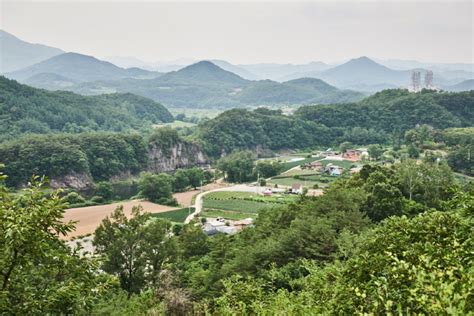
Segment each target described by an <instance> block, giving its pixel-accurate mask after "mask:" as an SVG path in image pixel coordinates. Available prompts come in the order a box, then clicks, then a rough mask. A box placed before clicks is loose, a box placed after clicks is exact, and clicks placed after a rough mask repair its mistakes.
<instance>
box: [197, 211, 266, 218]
mask: <svg viewBox="0 0 474 316" xmlns="http://www.w3.org/2000/svg"><path fill="white" fill-rule="evenodd" d="M256 215H257V214H247V213H241V212H232V211H223V210H212V209H205V210H204V211H203V212H202V213H201V216H202V217H214V218H217V217H222V218H225V219H231V220H241V219H245V218H249V217H250V218H255V217H256Z"/></svg>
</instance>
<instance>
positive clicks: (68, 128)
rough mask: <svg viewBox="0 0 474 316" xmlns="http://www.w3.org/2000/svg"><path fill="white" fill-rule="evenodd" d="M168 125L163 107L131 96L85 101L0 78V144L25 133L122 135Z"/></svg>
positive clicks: (85, 99)
mask: <svg viewBox="0 0 474 316" xmlns="http://www.w3.org/2000/svg"><path fill="white" fill-rule="evenodd" d="M171 121H173V116H172V115H171V113H170V112H169V111H168V110H167V109H166V108H165V107H164V106H162V105H161V104H159V103H157V102H155V101H152V100H150V99H147V98H143V97H140V96H137V95H133V94H130V93H126V94H109V95H100V96H87V97H86V96H81V95H78V94H74V93H71V92H62V91H57V92H50V91H46V90H40V89H36V88H32V87H29V86H26V85H22V84H19V83H18V82H16V81H14V80H9V79H7V78H5V77H3V76H0V135H1V136H0V142H1V141H3V140H6V139H11V138H14V137H16V136H18V135H20V134H24V133H50V132H70V133H76V132H84V131H125V130H129V129H141V128H146V127H149V126H150V125H151V124H156V123H160V122H171Z"/></svg>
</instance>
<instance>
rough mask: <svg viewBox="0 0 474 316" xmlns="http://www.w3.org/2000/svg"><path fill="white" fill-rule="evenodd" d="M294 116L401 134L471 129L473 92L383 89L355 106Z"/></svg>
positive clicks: (307, 109) (317, 108) (305, 111)
mask: <svg viewBox="0 0 474 316" xmlns="http://www.w3.org/2000/svg"><path fill="white" fill-rule="evenodd" d="M295 116H296V117H299V118H302V119H305V120H310V121H313V122H318V123H321V124H324V125H326V126H328V127H350V126H352V127H354V126H359V127H365V128H374V129H377V130H383V131H385V132H395V131H397V130H401V131H403V130H407V129H410V128H413V127H414V126H415V125H417V124H428V125H432V126H433V127H436V128H448V127H461V126H471V125H473V124H474V123H473V122H474V91H467V92H459V93H445V92H443V93H438V92H435V91H429V90H425V91H423V92H420V93H410V92H408V91H407V90H385V91H382V92H378V93H376V94H374V95H373V96H370V97H368V98H366V99H364V100H362V101H360V102H359V103H347V104H336V105H317V106H305V107H301V108H300V109H298V111H296V113H295Z"/></svg>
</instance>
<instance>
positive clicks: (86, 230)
mask: <svg viewBox="0 0 474 316" xmlns="http://www.w3.org/2000/svg"><path fill="white" fill-rule="evenodd" d="M119 205H123V211H124V213H125V215H126V216H127V217H130V216H131V211H132V207H134V206H138V205H141V206H142V207H143V210H144V211H145V212H149V213H161V212H167V211H171V210H175V209H179V207H172V206H165V205H159V204H155V203H151V202H148V201H140V200H133V201H123V202H118V203H112V204H106V205H96V206H87V207H78V208H70V209H67V210H66V212H65V213H64V219H63V221H64V222H68V221H78V223H76V230H75V231H73V232H71V233H70V234H69V235H68V236H67V237H66V239H70V238H72V237H77V236H81V235H87V234H92V233H94V231H95V229H96V228H97V227H98V226H99V225H100V223H101V222H102V220H103V219H104V218H105V217H107V216H109V215H110V214H111V213H112V212H113V211H114V210H115V209H116V208H117V206H119Z"/></svg>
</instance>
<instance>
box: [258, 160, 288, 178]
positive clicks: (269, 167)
mask: <svg viewBox="0 0 474 316" xmlns="http://www.w3.org/2000/svg"><path fill="white" fill-rule="evenodd" d="M282 169H283V165H282V163H281V162H279V161H276V160H273V161H269V160H264V161H259V162H257V165H256V172H257V174H258V175H259V176H260V177H262V178H265V179H266V178H270V177H274V176H276V175H277V174H279V173H280V171H281V170H282Z"/></svg>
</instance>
